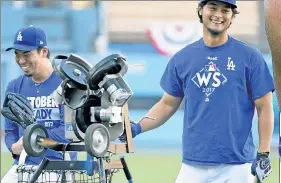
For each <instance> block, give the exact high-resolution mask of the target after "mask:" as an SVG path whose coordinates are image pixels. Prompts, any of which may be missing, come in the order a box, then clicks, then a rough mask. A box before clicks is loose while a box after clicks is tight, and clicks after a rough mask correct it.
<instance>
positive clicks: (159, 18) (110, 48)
mask: <svg viewBox="0 0 281 183" xmlns="http://www.w3.org/2000/svg"><path fill="white" fill-rule="evenodd" d="M197 3H198V2H196V1H182V2H180V1H177V2H168V1H167V2H165V1H163V2H161V1H157V2H153V1H149V2H148V1H134V2H128V1H127V2H126V1H120V2H118V1H108V2H105V1H104V2H98V1H80V2H79V1H75V2H74V1H56V2H54V1H42V0H41V1H29V2H24V1H18V2H8V1H5V2H2V3H1V69H2V72H1V99H2V100H1V104H2V102H3V99H4V92H5V88H6V86H7V83H8V82H9V81H10V80H11V79H13V78H16V77H17V76H18V75H19V74H21V71H20V69H19V68H18V67H17V64H16V62H15V61H14V57H13V52H10V53H8V52H5V49H6V48H7V47H8V46H10V45H11V44H12V42H13V37H14V33H15V31H16V30H17V29H19V28H21V27H23V26H29V25H34V26H38V27H41V28H43V29H44V30H45V32H46V34H47V36H48V47H49V49H50V51H51V57H52V58H53V57H54V56H55V55H57V54H66V55H69V53H76V54H79V55H81V56H82V57H85V58H86V59H88V60H89V61H90V62H92V63H93V64H94V63H96V62H98V61H99V60H101V59H102V58H103V57H105V56H107V55H109V54H111V53H117V52H118V53H121V54H123V55H124V56H125V57H126V58H127V61H128V63H129V64H143V65H144V66H143V67H130V68H129V71H128V73H127V74H126V76H125V79H126V81H127V82H128V84H129V85H130V87H131V88H132V90H133V91H134V96H133V98H132V99H131V100H130V102H129V107H130V115H131V119H132V120H138V119H140V118H141V117H142V115H144V114H145V113H146V112H147V110H148V109H149V108H150V107H151V106H152V105H153V104H155V102H157V101H158V100H159V99H160V97H161V95H162V90H161V88H160V86H159V81H160V78H161V75H162V73H163V71H164V69H165V67H166V64H167V62H168V61H169V57H167V56H165V55H161V54H160V53H159V52H158V51H157V50H156V49H155V47H154V46H153V45H152V44H151V41H150V39H149V38H148V36H147V30H148V28H149V27H150V26H151V25H153V24H154V23H157V22H165V23H173V22H177V21H181V22H188V21H198V17H197V14H196V7H197ZM262 5H263V2H258V1H239V2H238V6H239V9H240V11H241V15H238V16H237V17H236V19H235V20H234V23H233V25H232V26H231V29H230V33H231V34H232V35H233V36H235V37H237V38H239V39H241V40H243V41H245V42H247V43H250V44H252V45H254V46H255V47H257V48H258V49H260V50H261V51H262V52H263V54H264V57H265V59H266V61H267V62H268V64H269V67H270V68H271V57H270V54H269V49H268V45H267V40H266V38H265V33H264V25H263V21H262V20H263V17H262V13H260V12H261V11H262ZM140 83H143V84H140ZM274 110H275V113H276V114H278V109H277V104H276V98H274ZM182 114H183V112H182V110H180V111H178V112H177V113H176V115H175V116H174V117H173V118H172V119H170V122H168V123H167V124H165V125H164V126H163V127H160V128H159V129H157V130H156V131H155V133H150V132H148V133H147V134H145V135H143V136H140V137H138V138H137V139H136V140H135V142H136V145H137V146H139V147H146V148H147V147H152V146H155V145H156V144H157V145H166V146H167V147H180V142H181V133H179V132H181V127H182V126H181V125H182V118H181V117H182ZM1 119H2V120H1V121H2V124H1V127H2V129H3V126H4V123H3V122H4V121H3V118H1ZM277 119H278V117H277V115H276V117H275V135H276V134H277V135H278V131H279V123H278V120H277ZM167 133H168V134H169V136H165V135H166V134H167ZM2 135H3V134H2ZM277 143H278V138H277V137H274V144H276V145H277Z"/></svg>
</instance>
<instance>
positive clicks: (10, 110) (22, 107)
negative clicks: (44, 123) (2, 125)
mask: <svg viewBox="0 0 281 183" xmlns="http://www.w3.org/2000/svg"><path fill="white" fill-rule="evenodd" d="M1 113H2V115H3V116H4V117H5V118H8V119H10V120H11V121H14V122H15V123H17V124H19V125H20V126H21V127H22V128H23V129H25V128H26V127H27V126H29V125H31V124H33V123H35V119H34V118H33V109H32V106H31V105H30V103H29V101H28V100H27V98H26V97H25V96H23V95H21V94H17V93H11V92H8V93H7V94H6V97H5V100H4V104H3V108H2V110H1Z"/></svg>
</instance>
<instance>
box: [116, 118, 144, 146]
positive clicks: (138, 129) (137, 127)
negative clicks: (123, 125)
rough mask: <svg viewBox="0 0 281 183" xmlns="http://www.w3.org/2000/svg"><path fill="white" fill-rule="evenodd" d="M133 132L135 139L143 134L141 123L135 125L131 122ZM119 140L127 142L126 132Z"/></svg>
mask: <svg viewBox="0 0 281 183" xmlns="http://www.w3.org/2000/svg"><path fill="white" fill-rule="evenodd" d="M131 131H132V137H133V138H134V137H135V136H137V135H139V134H140V133H141V125H140V123H134V122H133V121H131ZM119 140H120V141H121V142H123V143H124V142H126V140H127V138H126V132H125V130H124V132H123V134H122V135H121V136H120V137H119Z"/></svg>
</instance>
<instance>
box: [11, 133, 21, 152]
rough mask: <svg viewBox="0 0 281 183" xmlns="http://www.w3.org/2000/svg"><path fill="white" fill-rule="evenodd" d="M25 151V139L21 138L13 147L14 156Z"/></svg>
mask: <svg viewBox="0 0 281 183" xmlns="http://www.w3.org/2000/svg"><path fill="white" fill-rule="evenodd" d="M22 150H23V138H22V137H21V138H20V139H19V140H18V141H17V142H16V143H14V144H13V145H12V152H13V154H16V155H20V153H21V152H22Z"/></svg>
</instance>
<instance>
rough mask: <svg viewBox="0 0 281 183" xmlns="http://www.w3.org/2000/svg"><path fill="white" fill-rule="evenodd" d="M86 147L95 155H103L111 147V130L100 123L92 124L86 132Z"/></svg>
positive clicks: (98, 156)
mask: <svg viewBox="0 0 281 183" xmlns="http://www.w3.org/2000/svg"><path fill="white" fill-rule="evenodd" d="M84 142H85V149H86V151H87V152H88V153H89V154H90V155H91V156H93V157H97V158H100V157H103V156H104V155H105V154H106V153H107V150H108V148H109V132H108V130H107V128H106V127H105V126H104V125H102V124H99V123H94V124H91V125H90V126H89V127H88V128H87V130H86V133H85V138H84Z"/></svg>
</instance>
